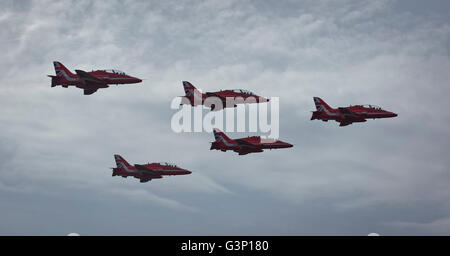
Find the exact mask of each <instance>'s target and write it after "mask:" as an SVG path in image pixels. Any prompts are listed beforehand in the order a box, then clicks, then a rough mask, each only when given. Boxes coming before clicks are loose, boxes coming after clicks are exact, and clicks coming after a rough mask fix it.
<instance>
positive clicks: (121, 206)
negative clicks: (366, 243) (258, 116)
mask: <svg viewBox="0 0 450 256" xmlns="http://www.w3.org/2000/svg"><path fill="white" fill-rule="evenodd" d="M4 7H5V8H3V9H2V10H1V11H0V36H1V39H0V46H1V48H2V49H4V54H5V56H4V58H2V61H1V62H0V70H1V74H2V75H1V76H0V83H1V87H0V161H1V163H0V174H1V177H0V190H1V191H2V195H1V196H0V202H2V205H4V206H5V207H2V211H1V212H0V217H1V218H0V219H2V220H3V221H1V222H0V233H1V234H19V235H22V234H53V235H58V234H62V235H65V234H67V233H70V232H79V233H80V234H82V235H83V234H94V235H96V234H153V235H158V234H165V235H167V234H168V235H170V234H173V235H177V234H185V235H190V234H199V235H202V234H207V235H208V234H218V235H226V234H234V235H256V234H264V235H278V234H353V235H366V234H368V233H371V232H377V233H380V234H382V235H383V234H384V235H389V234H425V235H428V234H446V233H448V225H447V224H446V223H447V222H448V221H447V219H448V216H449V215H450V208H449V205H448V204H447V203H446V201H448V197H449V193H450V192H449V191H448V189H447V184H448V182H449V181H450V180H449V177H448V174H447V173H448V171H449V164H450V163H449V160H448V157H447V155H448V145H449V141H448V138H449V132H448V129H447V128H446V127H447V126H448V124H449V121H450V116H449V115H448V113H447V112H446V111H445V110H446V109H448V108H449V107H450V106H449V103H448V101H447V100H445V99H446V97H447V96H448V95H449V90H448V86H447V83H448V81H449V78H450V77H449V73H448V72H447V70H448V69H449V67H450V62H449V55H448V49H449V38H450V37H449V34H450V33H449V32H450V25H449V19H448V10H447V9H448V8H447V4H446V3H444V2H442V1H428V2H427V4H424V3H423V2H420V1H419V2H414V4H413V3H411V2H409V1H408V2H407V3H406V2H405V1H394V2H392V1H377V2H373V1H350V0H348V1H303V2H301V3H298V1H290V2H286V3H283V4H280V3H276V2H271V1H264V2H262V1H247V2H241V1H226V2H224V1H206V2H196V1H185V2H179V1H174V2H171V1H164V2H160V1H154V2H152V1H129V2H123V1H107V4H105V2H103V1H59V2H57V3H53V2H52V1H51V4H50V2H49V3H45V2H42V1H39V2H34V1H7V2H6V3H5V5H4ZM68 7H70V8H68ZM54 60H59V61H61V62H63V63H64V64H66V65H67V67H68V68H69V69H71V70H73V69H75V68H77V69H78V68H81V69H87V70H90V69H97V68H117V69H121V70H123V71H126V72H127V73H130V74H132V75H136V76H138V77H142V78H146V80H144V82H143V83H142V84H140V85H129V86H118V87H115V86H113V87H111V88H108V89H104V90H100V91H98V92H97V93H96V94H94V95H92V96H89V97H85V96H83V95H82V92H81V91H80V90H79V89H75V88H69V89H64V88H60V87H56V88H50V85H49V83H50V81H49V79H48V78H47V77H45V75H46V74H53V72H54V71H53V68H52V63H51V62H52V61H54ZM182 80H188V81H191V82H193V83H194V84H195V85H197V86H198V87H199V88H201V89H203V90H204V91H210V90H218V89H223V88H245V89H249V90H252V91H255V92H256V93H258V94H261V95H264V96H268V97H270V96H278V97H280V107H281V113H280V139H282V140H286V141H288V142H291V143H294V144H295V147H294V148H292V149H282V150H273V151H268V152H265V153H262V154H251V155H247V156H244V157H239V156H237V155H236V154H234V153H231V152H226V153H223V152H216V151H209V142H210V141H212V135H211V134H208V133H189V134H185V133H184V134H176V133H174V132H172V131H171V129H170V119H171V116H172V114H173V113H174V112H175V110H172V109H170V102H171V100H172V98H173V97H175V96H177V95H182V94H183V90H182V85H181V81H182ZM313 96H320V97H322V98H323V99H324V100H326V101H327V102H328V103H329V104H330V105H332V106H334V107H337V106H346V105H349V104H364V103H370V104H377V105H380V106H382V107H384V108H387V109H388V110H392V111H394V112H398V113H399V117H397V118H395V119H390V120H369V121H368V122H367V123H364V124H354V125H352V126H349V127H345V128H339V127H338V124H337V123H333V122H328V123H323V122H319V121H309V118H310V112H309V111H311V110H314V104H313V102H312V97H313ZM246 135H249V133H248V134H247V133H245V134H241V133H230V136H231V137H242V136H246ZM115 153H119V154H122V155H123V156H124V157H125V158H126V159H127V160H129V161H130V162H133V163H140V162H146V161H169V162H175V163H177V164H178V165H180V166H182V167H184V168H187V169H190V170H192V171H193V174H191V175H188V176H180V177H167V178H165V179H162V180H157V181H151V182H150V183H148V184H140V183H139V182H138V181H137V180H132V179H121V178H117V177H114V178H113V177H111V173H110V170H109V169H108V167H110V166H112V165H113V164H114V161H113V158H112V155H113V154H115ZM3 209H4V210H3ZM49 216H51V217H49ZM35 217H39V218H40V219H41V221H40V222H39V223H38V222H35V221H33V219H34V218H35ZM168 219H170V221H168ZM150 220H151V221H150Z"/></svg>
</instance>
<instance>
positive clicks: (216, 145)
mask: <svg viewBox="0 0 450 256" xmlns="http://www.w3.org/2000/svg"><path fill="white" fill-rule="evenodd" d="M213 132H214V138H216V141H214V142H211V148H210V150H213V149H217V150H222V151H224V152H225V151H227V150H233V151H234V152H237V153H239V155H246V154H248V153H259V152H263V149H276V148H291V147H293V145H292V144H289V143H286V142H283V141H281V140H272V139H262V138H261V137H259V136H252V137H247V138H240V139H235V140H232V139H230V138H228V136H227V135H225V133H223V132H222V131H220V130H219V129H214V130H213Z"/></svg>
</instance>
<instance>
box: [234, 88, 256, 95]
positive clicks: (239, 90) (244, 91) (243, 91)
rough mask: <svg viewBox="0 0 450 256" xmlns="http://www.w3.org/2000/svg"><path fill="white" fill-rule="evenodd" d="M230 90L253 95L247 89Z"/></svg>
mask: <svg viewBox="0 0 450 256" xmlns="http://www.w3.org/2000/svg"><path fill="white" fill-rule="evenodd" d="M232 91H233V92H235V93H243V94H248V95H255V94H254V93H253V92H251V91H247V90H244V89H233V90H232Z"/></svg>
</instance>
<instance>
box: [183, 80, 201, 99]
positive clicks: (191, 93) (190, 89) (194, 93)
mask: <svg viewBox="0 0 450 256" xmlns="http://www.w3.org/2000/svg"><path fill="white" fill-rule="evenodd" d="M183 87H184V92H185V93H186V97H187V98H189V99H190V100H191V101H192V100H194V99H196V100H200V101H201V100H202V93H201V92H200V91H199V90H198V89H197V88H195V86H194V85H192V84H191V83H189V82H188V81H183Z"/></svg>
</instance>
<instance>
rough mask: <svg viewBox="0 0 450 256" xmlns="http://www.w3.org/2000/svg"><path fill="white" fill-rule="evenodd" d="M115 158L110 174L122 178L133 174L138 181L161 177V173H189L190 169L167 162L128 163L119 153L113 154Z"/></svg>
mask: <svg viewBox="0 0 450 256" xmlns="http://www.w3.org/2000/svg"><path fill="white" fill-rule="evenodd" d="M114 158H115V160H116V165H117V167H116V168H111V169H113V173H112V176H122V177H124V178H126V177H128V176H133V177H135V178H136V179H139V180H140V182H142V183H144V182H148V181H151V180H152V179H161V178H162V176H163V175H185V174H191V173H192V172H191V171H188V170H185V169H182V168H180V167H178V166H176V165H173V164H168V163H148V164H143V165H140V164H135V165H134V166H132V165H130V164H129V163H128V162H127V161H126V160H125V159H123V157H121V156H120V155H114Z"/></svg>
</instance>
